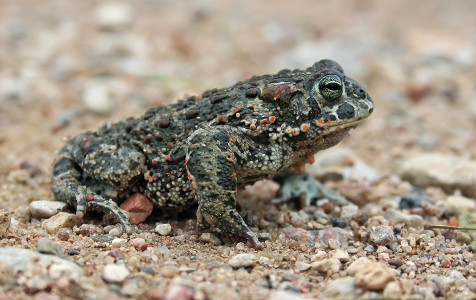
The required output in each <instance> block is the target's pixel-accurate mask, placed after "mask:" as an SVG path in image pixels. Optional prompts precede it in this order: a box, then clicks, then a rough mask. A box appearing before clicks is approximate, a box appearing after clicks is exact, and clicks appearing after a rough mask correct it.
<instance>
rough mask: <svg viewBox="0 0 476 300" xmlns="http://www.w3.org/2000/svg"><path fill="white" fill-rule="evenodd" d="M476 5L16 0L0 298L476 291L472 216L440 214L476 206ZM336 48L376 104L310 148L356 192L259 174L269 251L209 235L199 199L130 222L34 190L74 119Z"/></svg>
mask: <svg viewBox="0 0 476 300" xmlns="http://www.w3.org/2000/svg"><path fill="white" fill-rule="evenodd" d="M475 11H476V2H474V1H457V2H451V3H450V2H448V1H429V0H428V1H426V0H425V1H417V2H415V1H394V2H388V1H387V2H385V3H383V2H381V1H377V0H375V1H373V0H362V1H353V2H349V1H311V0H309V1H305V0H296V1H292V2H290V1H281V0H278V1H213V0H210V1H152V0H143V1H124V2H108V1H60V0H57V1H56V0H48V1H35V0H29V1H26V0H15V1H13V0H6V1H1V3H0V237H1V240H0V298H1V299H25V298H33V299H38V300H39V299H63V298H65V299H68V298H71V299H98V298H105V297H106V298H107V299H115V298H117V299H122V298H138V299H149V298H150V299H242V298H248V299H305V298H319V299H327V298H345V299H348V298H359V297H361V298H381V297H386V298H412V299H417V298H422V299H423V298H424V299H427V298H429V299H432V298H439V297H440V298H459V299H470V298H475V297H476V279H475V278H474V276H475V274H476V262H475V261H474V255H473V252H472V248H473V247H472V246H475V247H474V248H476V245H475V244H471V243H472V242H473V239H474V238H473V235H472V234H473V232H472V231H461V230H448V229H435V228H430V229H429V228H428V227H425V226H428V225H429V224H439V225H450V226H456V225H459V226H466V227H471V226H474V224H475V223H476V205H475V202H474V201H475V199H476V175H475V174H476V167H475V165H476V162H475V159H476V93H475V87H476V82H475V80H474V78H476V67H475V66H476V46H475V45H476V35H475V34H474V32H476V20H475V19H474V12H475ZM322 58H331V59H334V60H336V61H338V62H339V63H340V64H341V65H342V66H343V68H344V69H345V71H346V73H347V74H348V75H349V76H351V77H353V78H354V79H356V80H357V81H359V82H361V83H362V84H363V85H364V86H365V87H366V89H367V91H368V92H369V93H370V95H371V96H372V98H373V100H374V102H375V106H376V108H375V111H374V113H373V115H372V116H371V117H370V118H369V119H368V120H367V121H365V123H363V124H362V125H360V126H359V127H358V128H357V129H355V130H353V131H351V133H350V135H349V136H348V137H347V138H346V139H345V140H344V141H343V142H342V143H340V144H339V145H338V146H336V147H334V148H331V149H328V150H326V151H324V152H322V153H319V154H318V155H316V163H315V164H314V165H312V166H308V172H309V173H310V174H312V175H313V176H314V177H315V178H318V179H320V180H321V181H323V182H324V183H325V185H326V186H327V187H330V188H332V189H334V190H337V191H339V192H340V193H341V194H342V195H343V196H344V197H346V198H347V199H348V200H349V201H351V202H352V203H353V204H355V205H347V206H344V207H340V206H333V205H331V204H330V203H328V202H326V201H325V200H318V201H314V202H312V204H311V206H308V207H302V206H300V205H299V203H298V201H297V202H296V203H294V202H290V203H288V204H280V205H272V204H270V203H269V200H270V199H273V198H275V197H277V196H276V192H277V189H278V188H279V186H278V185H277V184H276V183H273V182H260V183H257V184H256V185H254V186H252V187H250V188H248V189H247V190H245V191H242V192H241V193H240V199H239V202H240V212H241V213H242V215H245V214H247V213H248V215H247V219H248V220H250V222H252V223H253V229H254V230H259V231H261V232H268V233H270V235H271V239H270V240H268V241H265V242H264V244H265V248H264V249H263V250H261V251H255V250H253V249H252V248H250V247H249V246H248V245H246V244H243V243H238V244H237V243H236V242H233V241H220V240H217V239H216V237H213V236H209V235H201V233H199V232H197V230H196V224H195V217H194V212H193V210H192V211H190V212H187V213H185V214H181V215H174V216H169V217H164V216H162V215H161V214H160V213H159V212H154V213H153V214H152V216H151V217H149V219H148V220H147V221H146V222H145V223H143V224H140V225H139V226H137V228H136V229H137V230H136V231H135V232H134V233H132V234H131V235H127V234H125V233H122V232H121V230H120V228H118V227H116V226H114V225H108V224H107V223H106V222H105V221H103V220H102V219H101V216H99V215H91V216H88V218H86V219H85V220H83V222H77V220H76V219H74V218H72V215H71V213H74V211H72V210H71V209H68V208H64V210H65V211H64V212H61V213H59V214H56V215H54V216H50V215H51V214H55V212H54V211H55V209H54V208H51V207H49V205H51V203H46V204H44V203H43V204H42V203H35V202H37V201H38V200H50V201H51V200H53V199H52V196H51V192H50V175H51V164H52V161H53V159H54V157H55V153H56V151H57V150H58V149H59V148H60V147H61V146H62V144H63V143H64V139H65V137H70V136H72V135H75V134H77V133H79V132H82V131H85V130H94V129H97V128H98V127H99V126H101V125H102V124H104V123H106V122H113V121H115V120H119V119H122V118H125V117H129V116H139V115H141V114H142V113H143V112H144V111H145V110H146V109H147V108H149V107H153V106H157V105H162V104H168V103H172V102H174V101H177V99H179V98H182V97H183V96H184V94H187V95H195V94H200V93H201V92H203V91H204V90H206V89H209V88H213V87H224V86H227V85H230V84H233V83H235V82H237V81H239V80H243V79H247V78H248V77H250V76H252V75H256V74H264V73H275V72H277V71H278V70H280V69H282V68H290V69H293V68H303V67H307V66H309V65H311V64H312V63H313V62H315V61H318V60H320V59H322ZM31 203H34V204H31ZM38 206H39V208H38ZM61 209H63V208H61ZM38 210H40V212H39V211H38ZM42 210H46V214H50V215H43V216H42V215H41V214H42V213H45V212H42ZM167 224H168V225H167ZM158 225H159V226H158ZM169 225H170V226H169ZM9 247H16V248H23V249H31V250H34V251H28V250H17V249H13V250H12V249H10V248H9ZM37 249H39V250H41V251H42V252H43V253H50V254H39V252H37V251H36V250H37Z"/></svg>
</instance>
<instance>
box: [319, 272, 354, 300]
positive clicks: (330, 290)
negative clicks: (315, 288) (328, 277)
mask: <svg viewBox="0 0 476 300" xmlns="http://www.w3.org/2000/svg"><path fill="white" fill-rule="evenodd" d="M359 290H360V289H359V288H358V287H356V286H355V284H354V278H352V277H344V278H339V279H336V280H332V281H330V282H329V284H328V285H327V286H326V287H325V288H324V290H323V293H324V295H326V298H332V299H355V298H357V297H356V296H357V292H358V291H359Z"/></svg>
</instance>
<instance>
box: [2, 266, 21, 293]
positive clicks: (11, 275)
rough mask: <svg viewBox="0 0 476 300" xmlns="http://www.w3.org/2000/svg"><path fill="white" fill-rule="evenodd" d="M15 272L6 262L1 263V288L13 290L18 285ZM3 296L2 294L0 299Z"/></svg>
mask: <svg viewBox="0 0 476 300" xmlns="http://www.w3.org/2000/svg"><path fill="white" fill-rule="evenodd" d="M16 282H17V280H16V278H15V272H14V271H13V269H12V268H10V266H8V265H7V263H6V262H3V261H0V286H1V287H2V288H7V289H12V288H13V287H14V286H15V285H16ZM1 296H2V294H1V293H0V298H1Z"/></svg>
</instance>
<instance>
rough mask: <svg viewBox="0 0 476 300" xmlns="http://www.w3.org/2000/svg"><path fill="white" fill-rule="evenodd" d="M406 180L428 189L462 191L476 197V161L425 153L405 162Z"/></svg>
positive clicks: (403, 165)
mask: <svg viewBox="0 0 476 300" xmlns="http://www.w3.org/2000/svg"><path fill="white" fill-rule="evenodd" d="M400 173H401V176H402V178H403V179H404V180H407V181H409V182H411V183H412V184H414V185H416V186H418V187H421V188H426V187H429V186H437V187H441V188H443V189H444V190H445V191H447V192H453V191H454V190H461V191H462V192H463V194H464V195H466V196H468V197H473V198H474V197H476V185H475V184H474V183H475V182H476V161H474V160H468V159H464V158H462V157H458V156H454V155H447V154H442V153H425V154H420V155H418V156H416V157H413V158H410V159H408V160H406V161H404V162H403V164H402V166H401V168H400Z"/></svg>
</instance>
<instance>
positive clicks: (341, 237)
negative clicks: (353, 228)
mask: <svg viewBox="0 0 476 300" xmlns="http://www.w3.org/2000/svg"><path fill="white" fill-rule="evenodd" d="M349 239H353V236H352V232H350V231H347V230H345V229H342V228H339V227H331V228H326V229H322V230H319V238H318V241H319V242H321V243H324V244H329V241H330V240H336V241H338V242H339V243H344V242H347V241H348V240H349Z"/></svg>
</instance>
